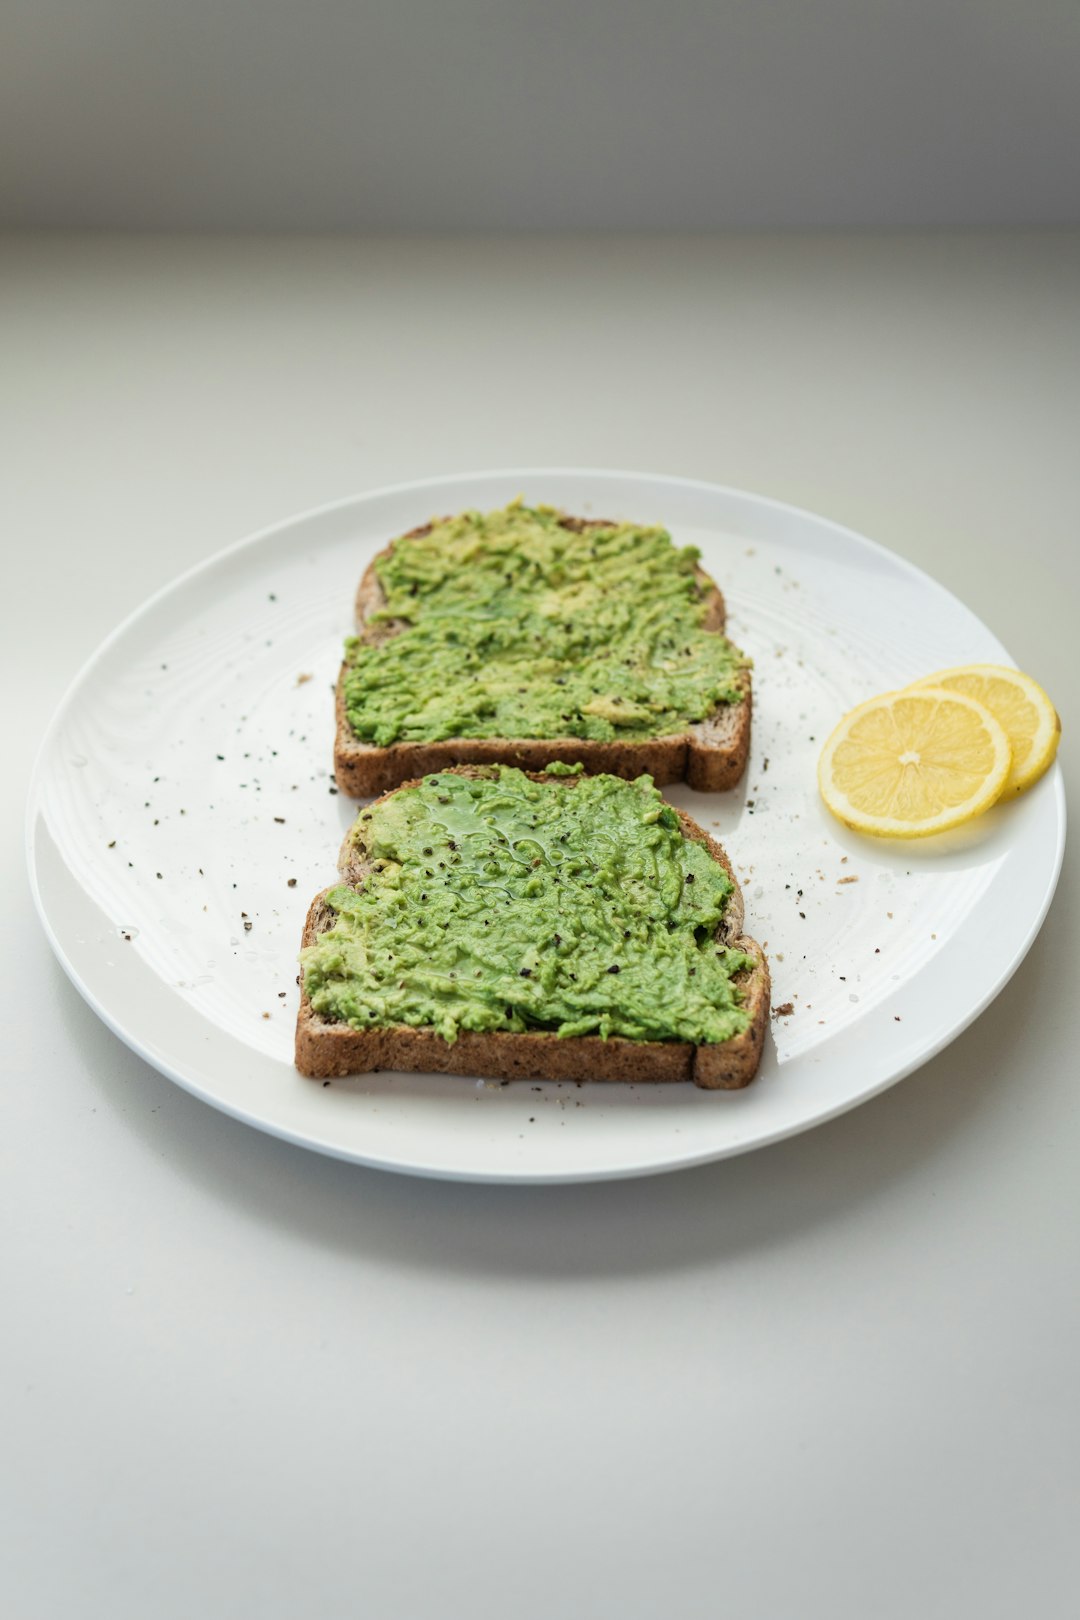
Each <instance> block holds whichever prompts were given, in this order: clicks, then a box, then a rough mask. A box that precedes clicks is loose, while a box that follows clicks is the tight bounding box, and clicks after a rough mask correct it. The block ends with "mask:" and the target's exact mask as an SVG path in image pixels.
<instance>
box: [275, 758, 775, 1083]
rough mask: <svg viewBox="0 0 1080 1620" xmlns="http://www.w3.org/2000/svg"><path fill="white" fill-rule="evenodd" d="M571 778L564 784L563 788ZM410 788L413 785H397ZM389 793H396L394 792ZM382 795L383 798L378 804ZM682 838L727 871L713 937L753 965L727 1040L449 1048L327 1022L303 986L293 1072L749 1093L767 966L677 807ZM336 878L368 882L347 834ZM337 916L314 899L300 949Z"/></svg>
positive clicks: (489, 1043) (505, 1040) (363, 860)
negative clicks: (740, 1020)
mask: <svg viewBox="0 0 1080 1620" xmlns="http://www.w3.org/2000/svg"><path fill="white" fill-rule="evenodd" d="M438 768H439V769H442V770H449V769H454V771H455V774H456V775H459V776H474V777H475V776H485V775H487V774H488V772H487V771H486V770H484V769H483V768H482V767H481V768H477V767H475V766H462V767H456V768H454V767H447V766H441V767H438ZM528 774H529V775H530V776H531V777H532V780H533V781H537V782H544V783H547V784H551V783H552V782H553V781H554V780H555V779H554V778H552V777H550V776H545V775H543V774H542V773H537V772H531V771H530V772H529V773H528ZM573 780H574V779H573V778H566V777H560V778H558V781H559V782H561V783H564V784H565V783H566V782H568V781H569V782H573ZM401 786H404V787H412V786H415V783H413V782H406V783H403V784H401ZM391 791H396V789H393V790H391ZM387 796H388V795H386V794H384V795H383V797H384V798H385V797H387ZM676 814H677V815H678V817H679V820H680V822H681V824H682V833H683V837H684V838H688V839H691V840H693V841H694V842H695V843H699V844H704V845H705V847H706V849H707V850H708V851H709V853H710V855H712V857H713V859H714V860H717V861H719V862H720V864H721V866H723V868H724V870H725V871H726V872H727V874H728V876H729V877H730V879H731V881H732V883H733V884H734V890H733V892H732V895H731V898H730V900H729V902H728V908H727V913H726V915H725V917H724V920H723V923H722V924H721V927H720V929H719V930H718V931H717V936H716V937H717V940H718V941H719V942H720V943H721V944H724V945H730V946H733V947H734V948H735V949H736V950H740V951H743V952H745V954H746V955H747V956H749V957H751V958H753V964H754V965H753V967H751V968H747V969H745V970H744V971H743V972H742V973H740V974H739V975H738V977H737V978H736V980H735V983H736V984H737V985H738V987H739V989H740V991H741V993H742V996H743V1005H744V1007H746V1008H747V1009H748V1011H749V1013H750V1023H749V1025H748V1026H747V1028H746V1029H745V1030H744V1031H743V1032H742V1033H741V1034H740V1035H736V1036H734V1037H733V1038H732V1039H731V1040H729V1041H723V1042H719V1043H717V1044H715V1045H704V1046H695V1045H694V1044H693V1043H691V1042H689V1041H634V1040H629V1039H627V1038H625V1037H623V1036H610V1037H609V1038H608V1039H607V1040H603V1039H601V1037H600V1036H598V1035H577V1036H571V1037H568V1038H566V1039H560V1037H559V1036H558V1035H555V1034H553V1033H549V1032H547V1031H544V1030H529V1031H527V1032H525V1033H522V1034H517V1033H513V1032H511V1031H504V1030H495V1031H491V1032H489V1033H477V1032H475V1031H470V1030H463V1031H462V1032H461V1033H460V1034H459V1035H458V1037H457V1040H456V1041H454V1042H453V1043H452V1044H451V1043H450V1042H448V1041H446V1040H444V1039H443V1037H442V1036H441V1035H439V1034H437V1033H436V1032H435V1031H434V1030H433V1029H415V1028H413V1027H412V1026H411V1025H408V1024H398V1025H392V1026H389V1027H385V1028H381V1029H354V1028H353V1027H352V1025H350V1024H342V1023H333V1022H330V1021H329V1020H327V1019H324V1018H322V1017H320V1015H319V1014H318V1013H316V1012H315V1010H314V1009H313V1007H312V1005H311V1002H310V1000H309V999H308V995H307V992H306V990H305V989H304V988H303V982H302V980H301V991H300V1011H299V1015H298V1017H297V1021H296V1067H297V1068H298V1069H299V1070H300V1073H301V1074H304V1075H308V1076H310V1077H312V1078H314V1079H331V1078H336V1077H339V1076H343V1075H347V1074H364V1073H370V1072H372V1071H377V1070H379V1069H392V1070H401V1071H404V1072H411V1073H424V1074H426V1073H436V1074H468V1075H478V1076H481V1077H483V1078H485V1079H500V1080H620V1081H632V1082H636V1083H638V1084H647V1083H648V1084H652V1083H656V1082H673V1081H679V1080H682V1081H686V1080H692V1081H693V1083H694V1085H696V1086H699V1087H701V1088H702V1089H704V1090H709V1091H734V1090H738V1089H740V1088H741V1087H743V1086H746V1085H748V1084H749V1083H750V1081H751V1080H752V1079H753V1078H754V1075H755V1074H756V1073H757V1069H758V1065H759V1063H760V1062H761V1052H762V1047H763V1045H764V1041H765V1031H766V1029H767V1028H768V1023H769V995H770V982H769V964H768V961H767V960H766V957H765V953H764V951H763V950H762V948H761V946H760V945H759V944H758V943H757V941H756V940H753V939H749V938H748V937H747V936H746V935H745V934H744V933H743V931H742V930H743V922H744V910H743V898H742V891H741V889H740V888H739V882H738V879H737V877H736V876H735V873H734V870H733V869H732V866H731V862H730V861H729V860H728V857H727V855H726V853H725V851H724V850H723V848H722V847H721V845H720V844H718V843H717V841H716V839H715V838H711V837H710V836H709V834H708V833H707V832H706V831H705V829H704V828H703V827H699V826H698V824H697V822H696V821H694V820H693V819H692V818H691V817H690V816H688V815H687V814H686V812H685V811H683V810H676ZM339 865H340V871H341V875H342V877H343V878H344V879H345V881H346V882H347V883H351V884H352V885H353V886H354V887H356V886H359V885H360V884H361V883H363V881H364V880H365V878H366V876H367V874H368V871H369V870H370V860H369V858H368V855H367V851H366V850H365V849H364V848H363V846H362V844H358V842H357V840H356V837H355V831H350V833H349V834H347V835H346V838H345V842H344V844H343V845H342V848H341V856H340V863H339ZM334 921H335V914H334V912H333V911H332V910H331V909H330V907H329V906H328V905H327V903H326V891H324V892H323V893H322V894H320V895H317V896H316V897H315V899H314V900H313V901H312V904H311V908H310V910H309V911H308V915H307V921H306V922H305V924H304V934H303V940H302V944H303V945H305V946H306V945H311V944H314V942H315V940H316V939H317V938H318V936H319V935H320V934H321V933H323V932H325V930H326V929H328V928H331V927H333V924H334Z"/></svg>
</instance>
